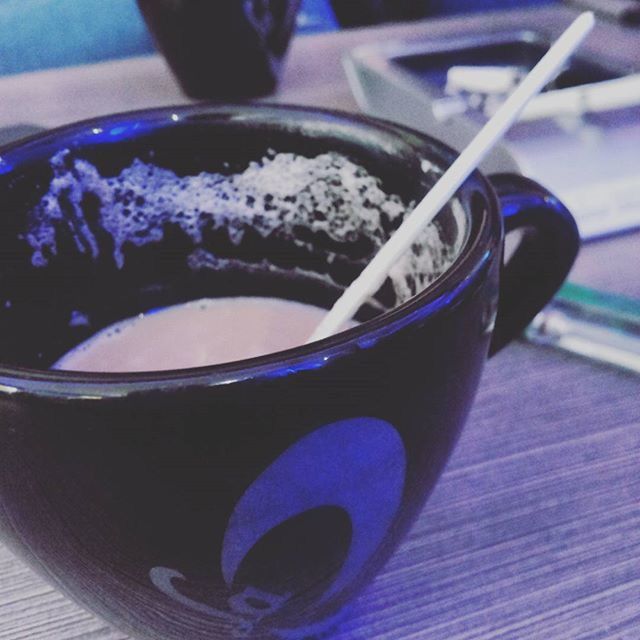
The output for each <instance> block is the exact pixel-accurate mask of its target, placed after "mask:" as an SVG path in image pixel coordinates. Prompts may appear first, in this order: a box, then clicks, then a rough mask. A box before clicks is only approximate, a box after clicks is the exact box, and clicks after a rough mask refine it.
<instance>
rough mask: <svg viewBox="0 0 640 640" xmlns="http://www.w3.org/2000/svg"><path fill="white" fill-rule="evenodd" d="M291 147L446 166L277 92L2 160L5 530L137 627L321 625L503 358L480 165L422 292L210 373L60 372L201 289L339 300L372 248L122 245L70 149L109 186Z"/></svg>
mask: <svg viewBox="0 0 640 640" xmlns="http://www.w3.org/2000/svg"><path fill="white" fill-rule="evenodd" d="M65 149H68V150H69V153H68V154H62V155H60V154H59V152H60V151H61V150H65ZM273 151H275V152H290V153H296V154H301V155H304V156H306V157H315V156H317V155H318V154H322V153H327V152H339V153H341V154H344V155H345V156H347V157H348V158H349V159H350V160H352V161H353V162H355V163H357V164H359V165H361V166H363V167H364V168H366V169H367V170H368V171H369V172H370V173H371V174H373V175H375V176H378V177H379V178H380V179H381V180H382V184H383V187H384V190H385V191H386V192H387V193H395V194H399V195H400V196H401V197H402V199H403V200H404V202H405V203H406V204H408V203H410V202H411V201H414V200H416V199H418V198H419V197H420V196H421V195H422V194H423V193H424V192H425V191H426V190H427V189H428V188H429V187H430V186H431V185H432V184H433V183H434V181H435V180H436V179H437V177H438V175H439V174H440V172H441V170H442V169H443V168H444V167H446V166H447V164H449V163H450V162H451V161H452V159H453V157H454V156H453V153H452V152H451V151H449V150H448V149H447V148H446V147H444V146H442V145H440V144H439V143H437V142H435V141H432V140H429V139H427V138H425V137H423V136H420V135H419V134H414V133H412V132H409V131H407V130H405V129H402V128H397V127H394V126H392V125H388V124H382V123H373V122H371V121H367V120H364V119H358V118H356V117H351V116H345V115H340V114H335V113H326V112H320V111H309V110H304V109H295V108H285V107H259V106H255V107H249V106H244V107H207V106H195V107H185V108H180V109H177V110H175V109H174V110H168V109H167V110H156V111H149V112H139V113H133V114H125V115H122V116H114V117H110V118H103V119H100V120H95V121H92V122H87V123H81V124H78V125H73V126H71V127H67V128H64V129H61V130H58V131H54V132H51V133H47V134H44V135H40V136H38V137H36V138H33V139H31V140H30V141H27V142H24V143H21V144H18V145H14V146H13V147H10V148H9V149H7V150H5V152H4V153H3V154H2V163H1V164H0V170H1V171H2V175H1V176H0V196H1V202H2V216H1V219H0V360H1V361H2V363H3V364H2V368H1V369H0V529H1V530H2V533H3V540H4V541H5V542H7V543H8V544H10V545H12V547H13V548H14V549H15V550H16V551H17V552H19V553H20V554H21V555H22V556H23V557H24V558H25V559H26V560H27V561H28V562H30V563H31V564H32V565H33V566H34V567H35V568H36V569H38V570H39V571H40V572H41V573H43V574H44V575H45V576H46V577H48V578H49V579H50V580H52V581H53V582H54V584H56V585H57V586H58V587H59V588H61V589H62V590H64V591H65V592H67V593H68V594H69V595H71V596H72V597H73V598H74V599H76V600H77V601H78V602H80V603H81V604H83V605H85V606H86V607H87V608H89V609H91V610H93V611H94V612H96V613H98V614H100V615H101V616H103V617H104V618H105V619H106V620H107V621H109V622H111V623H113V624H114V625H116V626H119V627H120V628H122V629H124V630H126V631H127V632H129V633H132V634H134V635H135V636H136V637H141V638H157V639H159V638H163V639H172V638H175V639H176V640H177V639H180V640H191V639H200V638H208V639H210V638H233V637H254V638H271V637H273V638H304V637H308V636H313V635H316V634H317V633H319V632H321V631H322V630H323V629H325V628H326V625H327V624H330V622H331V620H332V619H333V617H334V616H335V615H336V612H337V611H339V610H340V609H341V608H342V606H343V605H344V604H345V603H346V602H347V601H348V600H349V599H350V598H351V597H352V596H353V595H354V594H355V593H357V592H358V590H359V589H361V587H362V586H363V585H365V584H366V583H367V582H368V581H369V580H370V579H371V577H372V576H373V575H375V573H376V571H377V570H378V569H379V568H380V566H381V565H382V564H383V563H384V561H385V560H386V559H387V558H388V557H389V555H390V554H391V553H392V551H393V550H394V548H395V547H396V546H397V544H398V542H399V540H400V539H401V537H402V535H403V534H404V533H405V532H406V530H407V529H408V527H409V526H410V524H411V522H412V521H413V519H414V517H415V515H416V514H417V512H418V510H419V509H420V508H421V506H422V505H423V504H424V501H425V499H426V496H427V495H428V493H429V491H430V490H431V489H432V487H433V485H434V483H435V481H436V479H437V477H438V475H439V473H440V471H441V469H442V467H443V466H444V463H445V462H446V460H447V457H448V455H449V454H450V452H451V450H452V447H453V444H454V442H455V440H456V438H457V436H458V433H459V431H460V428H461V427H462V424H463V422H464V419H465V418H466V415H467V413H468V410H469V407H470V404H471V402H472V400H473V396H474V394H475V390H476V387H477V384H478V381H479V377H480V373H481V370H482V366H483V364H484V362H485V360H486V357H487V352H488V349H489V345H490V341H491V336H492V330H493V327H494V321H495V317H496V311H497V308H498V290H499V277H500V267H501V254H502V222H501V217H500V212H499V207H498V203H497V200H496V196H495V193H494V191H493V190H492V188H491V187H490V186H489V184H488V182H487V181H486V180H485V179H484V178H483V177H482V176H481V175H480V174H474V175H473V176H472V177H471V178H470V179H469V180H468V181H467V182H466V183H465V185H464V186H463V187H462V189H461V190H460V192H459V194H458V201H457V203H456V204H452V205H450V206H449V207H448V210H447V211H445V212H443V214H442V215H441V216H440V217H439V219H438V223H437V224H438V227H437V233H438V234H439V235H440V237H441V238H442V239H443V241H444V243H443V246H444V247H445V249H444V254H443V255H444V256H445V258H446V259H445V262H443V264H445V263H446V270H445V272H444V273H443V274H442V275H441V276H440V277H438V278H437V279H436V280H435V282H433V283H431V284H428V279H427V280H424V279H421V278H422V276H423V275H424V274H422V275H421V274H420V273H419V272H415V273H413V275H411V274H409V277H406V278H404V277H403V278H400V280H401V281H402V284H403V287H404V289H402V288H398V287H394V285H393V282H389V281H388V282H387V283H386V284H385V286H383V287H382V289H381V290H380V292H378V294H377V295H376V297H374V299H372V301H371V302H370V303H369V304H368V305H365V307H363V309H361V312H360V316H359V318H360V319H361V320H368V321H367V322H366V323H364V324H362V325H360V326H358V327H356V328H354V329H351V330H349V331H347V332H344V333H342V334H340V335H338V336H334V337H332V338H330V339H328V340H325V341H322V342H321V343H317V344H315V345H309V346H305V347H299V348H297V349H294V350H290V351H287V352H283V353H281V354H272V355H270V356H265V357H262V358H258V359H254V360H252V361H247V362H240V363H231V364H227V365H220V366H216V367H208V368H201V369H191V370H184V371H178V372H155V373H153V372H151V373H143V374H126V375H125V374H122V375H119V374H84V373H67V372H56V371H49V370H48V367H50V366H51V365H52V364H53V363H54V362H55V361H56V360H57V359H58V358H59V357H60V356H62V355H63V354H64V353H65V352H67V351H68V350H69V349H71V348H72V347H74V346H75V345H77V344H78V343H80V342H81V341H83V340H84V339H86V338H87V337H89V336H90V335H92V334H94V333H95V332H96V331H98V330H100V329H101V328H103V327H105V326H107V325H109V324H111V323H113V322H115V321H117V320H120V319H122V318H125V317H130V316H132V315H135V314H137V313H140V312H143V311H147V310H149V309H153V308H156V307H164V306H167V305H172V304H177V303H180V302H184V301H187V300H193V299H198V298H203V297H219V296H229V295H259V296H275V297H283V298H289V299H294V300H299V301H302V302H307V303H313V304H316V305H319V306H325V307H327V308H328V307H329V306H330V305H331V303H332V302H333V301H334V300H335V299H336V298H337V296H338V295H339V293H340V292H341V290H342V289H343V287H344V286H345V285H346V284H348V282H350V281H351V279H352V278H353V277H354V276H355V274H356V273H358V272H359V271H360V270H361V268H362V266H363V265H364V264H365V263H366V261H367V260H368V259H370V257H371V253H372V252H373V248H374V247H373V245H371V244H369V245H368V244H367V241H366V238H364V239H363V238H362V237H360V236H358V235H357V234H356V235H354V236H352V237H350V238H348V239H346V240H345V242H343V243H336V242H335V241H332V239H331V238H330V237H329V236H328V235H327V234H322V233H310V231H309V229H308V228H307V229H306V230H305V229H304V228H297V227H296V228H294V227H292V228H291V229H289V231H288V232H289V233H290V235H289V236H287V234H286V233H285V232H284V231H283V230H282V229H281V230H280V231H278V232H275V233H273V234H271V235H267V236H263V235H260V234H256V233H252V232H251V230H250V229H245V230H244V231H243V234H242V240H241V241H240V242H237V241H235V242H234V241H232V240H231V239H230V233H229V230H228V229H227V228H224V227H220V228H213V227H212V228H210V229H206V228H204V227H203V229H204V230H203V232H202V234H201V236H200V237H199V240H198V242H195V243H194V237H193V236H192V235H189V234H188V233H185V231H184V229H183V228H182V227H181V226H180V224H179V223H178V222H170V223H167V224H163V226H162V233H161V234H160V235H155V236H154V235H153V234H152V235H151V236H148V237H147V239H148V238H149V237H151V239H152V240H153V241H146V240H145V241H142V240H141V241H140V242H138V243H136V242H134V241H131V242H128V243H124V244H123V245H122V246H121V247H120V249H121V251H120V252H119V251H118V246H116V245H117V242H114V237H113V235H112V234H111V233H109V232H108V231H107V230H106V229H105V226H104V225H103V224H102V222H103V220H102V217H101V205H100V200H99V198H97V196H96V193H97V192H98V191H99V189H98V187H95V185H94V187H92V189H93V190H92V189H80V188H79V187H78V184H80V182H81V180H80V182H78V179H79V178H80V177H82V176H81V174H82V170H81V169H82V168H81V166H79V165H77V164H74V160H78V159H81V160H84V161H88V162H90V163H91V164H92V165H93V166H95V167H96V168H97V169H98V171H99V173H100V175H101V176H103V177H109V176H110V177H113V176H117V175H119V174H120V173H121V172H122V170H123V169H125V168H126V167H128V166H130V165H131V163H132V162H133V161H134V160H136V159H137V160H141V161H143V162H147V163H153V164H154V165H157V166H160V167H163V168H165V169H170V170H171V171H174V172H175V173H176V174H177V175H179V176H185V175H198V174H199V173H200V172H202V171H206V172H211V173H221V174H226V175H229V174H232V173H237V172H241V171H243V170H244V169H245V168H246V167H247V166H248V164H249V163H250V162H253V161H258V160H260V159H261V158H263V157H265V155H269V154H272V152H273ZM54 156H55V157H56V158H57V160H56V161H54V163H53V165H52V162H51V158H52V157H54ZM85 166H86V165H85ZM74 176H75V178H76V182H75V183H74V182H73V180H70V178H73V177H74ZM63 178H64V180H66V181H67V182H64V184H63V182H60V181H61V180H62V179H63ZM52 180H54V182H55V180H58V181H59V186H60V185H62V187H61V189H60V190H59V194H60V196H61V199H60V202H61V203H62V204H61V206H60V208H59V217H58V218H57V219H54V220H49V221H48V222H49V223H50V224H49V225H48V226H47V225H44V226H43V219H42V216H40V218H38V217H37V216H36V217H35V218H34V213H33V212H34V211H37V210H38V206H39V203H40V202H41V200H42V198H43V196H45V194H46V193H47V192H48V191H49V188H50V186H51V184H52ZM509 184H511V183H509ZM69 185H71V186H69ZM74 185H75V186H74ZM504 191H505V193H507V196H508V195H509V188H505V189H504ZM134 205H135V203H132V209H135V206H134ZM544 206H546V205H544ZM530 209H531V206H529V209H528V210H530ZM563 215H564V214H563ZM566 215H567V216H568V214H566ZM565 217H566V216H565ZM34 221H35V222H34ZM36 223H37V224H38V225H40V228H39V231H38V233H37V234H36V233H35V232H34V224H36ZM565 223H566V224H565V227H566V228H567V229H568V228H569V227H570V223H569V222H566V220H565ZM230 224H231V223H230ZM205 226H206V225H205ZM302 226H303V227H304V225H302ZM47 229H48V231H47ZM43 230H44V231H43ZM45 231H46V233H49V236H47V235H46V233H45ZM392 231H393V229H391V228H390V229H387V230H386V233H388V234H390V233H392ZM567 233H569V235H571V233H570V230H569V231H568V232H567ZM573 233H574V234H575V229H574V231H573ZM36 236H38V237H39V238H40V241H41V242H40V244H37V243H36V244H37V246H38V247H39V249H38V250H37V251H34V246H36V245H34V237H36ZM54 236H55V243H53V242H50V240H51V239H52V238H53V237H54ZM141 237H142V236H141ZM43 238H44V240H47V239H48V240H47V241H43ZM573 242H574V245H575V246H574V249H577V236H575V237H574V238H573ZM566 244H567V243H566V242H565V245H566ZM43 247H44V248H43ZM52 247H54V249H55V250H54V249H52ZM574 256H575V251H574V252H573V255H572V256H569V257H568V258H566V257H565V259H564V266H563V267H562V268H561V269H560V271H563V273H556V274H555V276H554V277H553V278H551V279H552V280H553V282H551V284H550V287H551V289H554V288H555V287H557V286H558V284H559V282H560V281H561V279H562V278H563V277H564V271H566V269H568V265H570V263H571V262H572V261H573V257H574ZM516 261H517V260H516ZM451 263H452V264H451ZM418 271H419V270H418ZM405 275H406V274H405ZM548 279H549V278H548ZM427 284H428V286H427ZM425 287H426V288H425ZM423 288H425V290H424V291H422V293H419V295H417V296H413V297H411V299H410V300H409V301H408V302H404V298H403V295H404V296H405V297H408V296H410V295H411V294H412V293H416V291H420V290H421V289H423ZM402 290H404V292H405V293H404V294H403V293H402ZM399 292H400V293H399ZM407 292H409V293H408V295H407ZM402 302H404V303H403V304H399V303H402ZM393 307H395V308H394V309H393V310H392V311H390V312H388V313H384V314H381V311H382V310H384V309H388V308H393ZM327 621H329V622H327Z"/></svg>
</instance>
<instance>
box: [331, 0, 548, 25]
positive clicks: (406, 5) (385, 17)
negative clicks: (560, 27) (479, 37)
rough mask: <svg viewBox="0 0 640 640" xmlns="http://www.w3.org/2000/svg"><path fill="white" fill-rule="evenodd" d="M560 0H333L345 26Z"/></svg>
mask: <svg viewBox="0 0 640 640" xmlns="http://www.w3.org/2000/svg"><path fill="white" fill-rule="evenodd" d="M557 1H558V0H331V5H332V7H333V10H334V12H335V14H336V17H337V18H338V20H339V21H340V24H341V25H342V26H343V27H355V26H360V25H367V24H377V23H380V22H390V21H400V20H417V19H419V18H426V17H429V16H438V15H447V14H453V13H464V12H473V11H489V10H497V9H513V8H516V7H526V6H540V5H542V4H551V3H553V2H557Z"/></svg>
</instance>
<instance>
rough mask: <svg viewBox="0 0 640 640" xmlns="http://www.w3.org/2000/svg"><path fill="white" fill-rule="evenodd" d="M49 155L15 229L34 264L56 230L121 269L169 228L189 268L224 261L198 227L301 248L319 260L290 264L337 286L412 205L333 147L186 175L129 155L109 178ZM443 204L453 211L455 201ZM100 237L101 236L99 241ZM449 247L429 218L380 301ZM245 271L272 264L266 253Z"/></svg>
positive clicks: (52, 245) (435, 270)
mask: <svg viewBox="0 0 640 640" xmlns="http://www.w3.org/2000/svg"><path fill="white" fill-rule="evenodd" d="M50 162H51V167H52V171H53V179H52V181H51V184H50V188H49V190H48V192H47V193H46V194H45V195H44V197H43V198H42V199H41V201H40V202H39V204H38V205H37V206H36V207H35V208H34V209H33V210H32V212H31V214H30V216H29V220H28V228H27V230H26V233H25V237H26V239H27V241H28V242H29V244H30V245H31V248H32V262H33V264H34V265H36V266H46V265H47V264H48V263H49V262H50V261H51V260H53V259H55V257H56V254H57V251H58V237H57V236H58V234H59V233H60V232H61V231H62V232H64V233H65V234H71V237H72V238H73V242H74V243H75V246H76V248H77V250H78V251H79V252H81V253H84V254H88V255H90V256H91V257H92V258H98V257H100V258H101V259H104V257H105V255H104V254H105V253H107V252H108V253H109V254H110V255H109V257H110V258H112V259H113V261H114V263H115V264H116V265H117V266H118V267H123V266H124V265H125V262H126V256H127V251H128V249H131V248H135V247H140V246H144V245H147V244H149V243H160V242H162V241H163V239H164V238H165V233H166V229H167V228H168V227H169V226H171V227H173V228H179V229H180V230H181V231H182V232H183V233H184V234H185V235H186V236H187V237H188V238H189V239H190V241H191V243H192V245H193V252H192V255H191V256H190V261H189V265H190V267H191V268H193V269H200V268H219V267H225V266H228V262H229V259H228V257H226V258H223V257H221V256H220V255H218V254H217V253H216V250H215V248H211V247H208V246H205V244H206V243H205V237H206V233H207V232H210V231H212V232H215V234H217V237H220V232H222V233H223V234H225V235H226V237H227V243H228V245H229V246H230V247H231V252H232V251H233V247H234V246H235V247H241V246H242V243H243V241H244V240H245V239H246V237H247V236H248V235H249V236H250V237H251V239H252V240H255V238H256V236H257V237H259V238H262V239H263V240H265V241H268V240H269V239H277V240H279V241H281V240H284V241H285V242H287V243H290V244H291V245H292V246H294V247H295V248H296V249H299V250H302V251H303V252H305V251H307V252H308V254H309V256H310V257H312V258H313V259H311V260H309V261H308V264H315V265H317V264H320V263H321V264H326V265H327V268H325V269H324V270H315V271H314V270H313V269H312V268H310V267H308V265H307V264H305V263H304V262H303V263H302V264H298V265H295V266H292V267H291V270H297V271H299V272H302V273H304V275H309V276H310V277H314V278H318V279H325V280H327V281H331V282H330V284H333V285H336V284H337V285H338V286H339V287H343V288H344V287H345V286H346V285H347V284H348V282H346V281H344V278H343V281H338V282H336V275H335V274H336V273H342V274H344V273H351V274H355V273H357V272H358V271H359V270H361V269H362V268H363V267H364V265H365V264H366V263H367V262H368V260H370V259H371V257H373V255H375V254H376V253H377V251H378V250H379V249H380V248H381V247H382V246H383V245H384V243H385V242H386V241H387V240H388V239H389V237H390V236H391V235H392V233H393V231H394V230H395V229H396V228H397V227H398V226H399V225H400V224H401V222H402V220H403V219H404V217H405V215H406V214H407V213H409V212H410V210H411V209H412V204H413V203H410V202H409V203H405V202H403V200H402V199H401V197H400V196H399V195H397V194H392V193H391V194H390V193H386V192H385V190H384V189H383V186H382V183H381V181H380V179H378V178H377V177H375V176H373V175H371V174H370V173H369V172H368V171H367V170H366V169H365V168H363V167H362V166H359V165H358V164H356V163H355V162H353V161H352V160H350V159H349V158H347V157H346V156H344V155H342V154H340V153H336V152H327V153H323V154H320V155H317V156H315V157H311V158H309V157H305V156H302V155H297V154H293V153H275V152H269V153H267V154H266V155H265V156H264V157H262V158H261V159H259V160H257V161H254V162H251V163H249V165H248V166H247V167H246V168H245V169H244V170H242V171H238V172H235V173H234V172H229V173H215V172H201V173H199V174H197V175H186V176H179V175H177V174H176V173H175V172H174V171H172V170H170V169H166V168H163V167H160V166H157V165H154V164H152V163H149V162H143V161H142V160H139V159H136V160H134V161H133V162H132V163H131V165H130V166H128V167H126V168H124V169H123V170H122V171H121V172H120V173H118V174H117V175H112V176H103V175H101V173H100V172H99V170H98V169H97V168H96V167H95V166H94V165H93V164H92V163H90V162H89V161H87V160H86V159H83V158H79V157H75V156H74V155H73V153H72V152H71V151H69V150H63V151H61V152H59V153H57V154H56V155H55V156H53V157H52V158H51V161H50ZM432 170H433V171H436V170H435V168H426V169H425V171H427V172H428V171H432ZM451 207H452V208H454V209H456V208H457V209H458V210H460V209H461V207H460V204H459V203H458V202H457V201H455V200H454V201H453V202H452V204H451ZM105 234H107V235H108V236H110V237H111V239H112V242H110V243H106V244H105V243H102V244H101V241H100V238H101V237H104V236H105ZM460 236H462V234H460ZM229 253H230V251H229V250H227V251H226V252H225V255H226V256H228V255H229ZM238 253H239V254H241V251H238ZM456 253H457V247H451V246H450V245H448V244H446V243H444V242H442V241H441V239H440V235H439V231H438V229H437V227H436V226H434V225H430V226H429V227H427V228H426V229H425V230H424V232H423V233H422V235H421V237H420V238H419V240H418V241H417V242H416V243H415V244H414V245H413V247H412V250H411V251H409V252H407V254H406V255H405V256H404V257H403V258H402V259H401V260H400V261H399V262H398V264H397V265H396V266H395V267H394V269H393V271H392V273H391V274H390V278H389V281H388V286H387V289H389V290H391V291H392V292H393V294H394V295H393V297H394V299H393V301H392V303H393V304H397V303H400V302H403V301H405V300H407V299H408V298H410V297H411V296H413V295H415V294H416V293H417V292H418V291H420V290H422V289H423V288H424V287H425V286H427V285H428V284H429V283H430V282H432V281H433V280H434V279H436V278H437V277H438V276H439V275H440V274H442V272H443V271H444V270H446V269H447V268H448V266H449V265H450V264H451V262H452V261H453V259H454V258H455V255H456ZM341 262H342V263H344V262H349V263H350V266H349V268H347V269H342V268H334V267H336V265H338V266H339V265H340V264H341ZM252 268H253V269H262V270H267V271H268V270H278V269H280V270H283V269H284V267H283V266H282V265H279V266H276V265H273V264H269V261H268V260H266V259H265V260H263V261H262V263H259V264H253V265H252ZM338 279H339V278H338Z"/></svg>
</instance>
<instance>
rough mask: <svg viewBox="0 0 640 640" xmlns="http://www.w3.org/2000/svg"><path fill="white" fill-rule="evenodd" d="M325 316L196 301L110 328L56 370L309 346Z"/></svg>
mask: <svg viewBox="0 0 640 640" xmlns="http://www.w3.org/2000/svg"><path fill="white" fill-rule="evenodd" d="M325 313H326V310H325V309H321V308H319V307H315V306H312V305H308V304H302V303H299V302H293V301H290V300H281V299H278V298H258V297H238V298H219V299H203V300H196V301H193V302H187V303H185V304H180V305H175V306H171V307H166V308H164V309H161V310H159V311H155V312H153V313H149V314H143V315H140V316H137V317H135V318H130V319H128V320H124V321H122V322H119V323H116V324H114V325H112V326H110V327H107V328H106V329H103V330H102V331H100V332H99V333H98V334H96V335H95V336H93V337H92V338H89V340H87V341H86V342H84V343H82V344H80V345H78V346H77V347H76V348H75V349H73V350H72V351H70V352H69V353H67V354H66V355H65V356H63V357H62V358H61V359H60V360H58V362H56V363H55V364H54V365H53V368H54V369H59V370H67V371H92V372H103V373H104V372H112V373H116V372H119V373H124V372H136V371H137V372H140V371H163V370H164V371H166V370H170V369H186V368H190V367H203V366H207V365H214V364H221V363H225V362H234V361H237V360H244V359H247V358H255V357H257V356H262V355H266V354H269V353H274V352H278V351H283V350H285V349H289V348H292V347H296V346H298V345H301V344H304V342H305V341H306V340H307V338H308V337H309V335H311V333H312V332H313V330H314V329H315V327H316V326H317V325H318V323H319V322H320V320H321V319H322V317H323V315H324V314H325ZM353 324H354V323H351V324H350V326H353Z"/></svg>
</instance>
